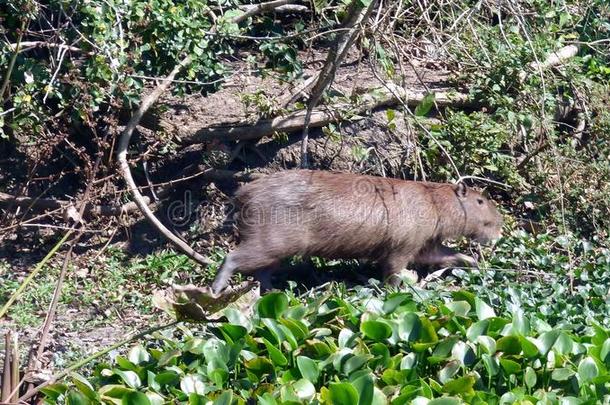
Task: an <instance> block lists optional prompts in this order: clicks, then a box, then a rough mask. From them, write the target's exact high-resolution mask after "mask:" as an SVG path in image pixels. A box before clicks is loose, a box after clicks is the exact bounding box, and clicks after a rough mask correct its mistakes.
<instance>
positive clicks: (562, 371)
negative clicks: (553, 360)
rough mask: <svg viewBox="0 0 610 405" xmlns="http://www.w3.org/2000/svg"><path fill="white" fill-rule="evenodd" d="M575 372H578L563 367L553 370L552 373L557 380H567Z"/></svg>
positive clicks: (552, 376)
mask: <svg viewBox="0 0 610 405" xmlns="http://www.w3.org/2000/svg"><path fill="white" fill-rule="evenodd" d="M575 374H576V372H575V371H574V370H572V369H570V368H563V367H562V368H556V369H555V370H553V372H552V373H551V378H552V379H553V380H555V381H566V380H568V379H569V378H570V377H572V376H573V375H575Z"/></svg>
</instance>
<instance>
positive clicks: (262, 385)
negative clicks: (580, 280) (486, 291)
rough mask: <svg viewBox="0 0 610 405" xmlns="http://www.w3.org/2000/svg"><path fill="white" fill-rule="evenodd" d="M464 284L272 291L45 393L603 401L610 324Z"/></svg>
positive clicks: (276, 399)
mask: <svg viewBox="0 0 610 405" xmlns="http://www.w3.org/2000/svg"><path fill="white" fill-rule="evenodd" d="M512 304H513V305H511V307H510V309H508V308H500V310H501V311H502V312H510V315H504V314H501V315H499V314H497V311H496V310H494V308H492V307H491V306H490V305H488V304H487V303H486V302H485V301H484V300H483V299H481V298H479V297H478V296H476V295H474V294H472V293H471V292H468V291H464V290H457V291H454V292H452V293H443V294H442V295H441V296H439V295H438V294H433V295H431V294H430V292H429V291H425V290H421V289H419V288H415V287H413V288H411V289H409V290H407V291H406V292H394V293H393V292H382V291H380V290H378V289H376V288H367V287H361V288H357V289H355V290H354V291H345V290H343V289H341V288H339V287H337V286H336V285H333V286H331V287H328V288H326V289H324V290H322V291H319V292H317V293H316V294H308V295H306V296H304V297H297V296H295V295H293V294H291V293H288V294H286V293H283V292H275V293H270V294H267V295H265V296H264V297H263V298H261V299H260V300H259V301H258V303H257V304H256V306H255V309H254V312H253V314H252V315H249V314H245V313H243V312H241V311H239V310H237V309H235V308H227V309H226V310H225V311H224V314H225V315H226V317H227V319H228V320H227V321H226V322H220V323H210V324H208V325H207V327H206V328H204V329H203V330H191V329H186V328H183V329H181V330H180V332H179V333H178V337H174V336H173V335H165V336H162V337H161V336H159V337H158V340H156V342H158V343H155V342H150V343H149V344H148V346H147V347H143V346H136V347H134V348H132V349H131V350H130V351H129V353H128V354H127V355H126V356H125V357H123V356H116V357H115V358H114V359H113V360H112V361H111V363H101V364H98V365H97V366H96V367H95V371H94V372H93V374H92V376H91V377H90V378H89V379H88V380H87V379H85V378H83V377H81V376H78V375H75V376H73V378H72V382H73V384H71V386H72V387H73V388H68V386H66V385H64V384H55V385H53V386H50V387H47V388H46V389H45V392H46V393H47V402H48V403H56V402H60V401H63V398H65V400H67V401H68V403H79V404H84V403H89V402H97V401H104V402H107V403H117V404H119V403H127V404H148V403H151V404H157V403H158V404H161V403H167V402H174V401H180V402H182V401H184V402H188V403H189V404H199V403H201V404H205V403H208V401H213V403H214V404H232V403H237V404H239V403H242V404H243V403H246V400H248V399H249V398H256V399H257V401H258V403H260V404H279V403H283V404H297V403H307V404H311V403H327V404H341V405H343V404H344V405H352V404H385V403H388V401H390V402H391V403H392V404H407V403H415V404H459V403H464V402H467V403H481V404H483V403H487V404H499V403H523V404H526V403H546V404H559V403H561V404H584V403H596V402H597V401H606V400H608V397H607V390H606V385H605V384H606V383H607V382H608V381H609V376H608V372H607V367H608V366H609V365H610V337H609V333H610V330H608V329H605V328H603V327H601V326H599V325H597V324H596V323H594V322H591V323H588V324H587V325H586V327H585V328H584V329H582V330H580V331H574V330H572V329H570V328H568V327H566V326H565V325H557V326H555V327H551V326H550V325H549V324H548V323H547V322H546V321H545V319H544V315H542V314H532V313H530V312H529V311H528V309H529V308H527V307H525V306H523V307H521V306H519V305H516V304H515V303H514V302H513V303H512Z"/></svg>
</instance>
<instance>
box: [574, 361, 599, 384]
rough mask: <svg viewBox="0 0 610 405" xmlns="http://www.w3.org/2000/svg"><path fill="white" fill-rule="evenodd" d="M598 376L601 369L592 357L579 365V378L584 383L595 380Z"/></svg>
mask: <svg viewBox="0 0 610 405" xmlns="http://www.w3.org/2000/svg"><path fill="white" fill-rule="evenodd" d="M598 375H599V367H597V363H595V360H594V359H593V358H592V357H586V358H584V359H583V360H582V361H581V362H580V363H579V364H578V377H579V378H580V381H582V382H583V383H586V382H589V381H591V380H593V379H594V378H595V377H597V376H598Z"/></svg>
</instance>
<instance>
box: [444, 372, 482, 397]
mask: <svg viewBox="0 0 610 405" xmlns="http://www.w3.org/2000/svg"><path fill="white" fill-rule="evenodd" d="M476 381H477V379H476V378H475V377H474V376H472V375H467V376H464V377H460V378H456V379H455V380H451V381H447V382H446V383H445V384H444V385H443V392H446V393H447V394H449V395H467V396H470V395H473V394H474V389H473V387H474V384H475V382H476Z"/></svg>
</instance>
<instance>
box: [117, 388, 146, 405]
mask: <svg viewBox="0 0 610 405" xmlns="http://www.w3.org/2000/svg"><path fill="white" fill-rule="evenodd" d="M121 405H150V400H149V399H148V397H147V396H146V395H145V394H143V393H141V392H138V391H133V392H130V393H128V394H127V395H125V396H124V397H123V398H122V400H121Z"/></svg>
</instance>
